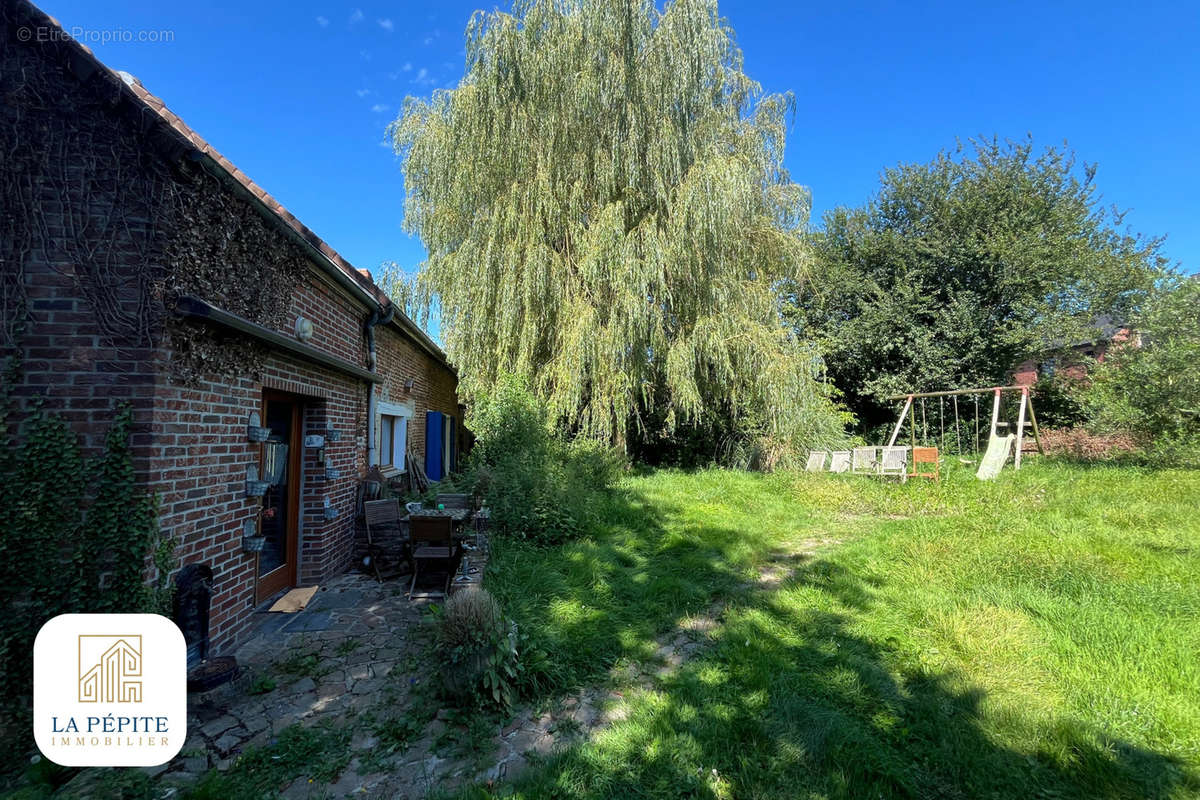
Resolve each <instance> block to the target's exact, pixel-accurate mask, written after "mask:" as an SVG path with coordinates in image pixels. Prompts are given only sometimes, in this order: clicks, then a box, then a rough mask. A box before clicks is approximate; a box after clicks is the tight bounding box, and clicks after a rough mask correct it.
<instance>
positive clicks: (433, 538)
mask: <svg viewBox="0 0 1200 800" xmlns="http://www.w3.org/2000/svg"><path fill="white" fill-rule="evenodd" d="M408 532H409V537H410V539H411V540H412V548H413V551H412V561H413V577H412V584H411V585H409V587H408V596H409V597H410V598H411V597H412V596H413V592H415V591H416V588H417V579H418V578H419V577H420V574H421V567H422V566H426V565H430V564H436V563H438V562H441V563H443V564H445V565H446V581H445V584H444V585H443V587H442V594H443V595H445V594H446V593H447V592H448V591H449V590H450V579H451V578H452V577H453V576H454V568H455V559H456V557H457V555H458V549H457V548H456V547H455V546H454V525H453V521H452V520H451V519H450V517H444V516H438V517H419V516H410V517H409V519H408Z"/></svg>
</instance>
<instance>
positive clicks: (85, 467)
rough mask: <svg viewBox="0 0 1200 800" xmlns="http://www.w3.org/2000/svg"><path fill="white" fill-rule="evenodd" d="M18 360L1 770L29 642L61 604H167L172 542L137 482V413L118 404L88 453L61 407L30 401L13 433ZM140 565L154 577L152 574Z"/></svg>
mask: <svg viewBox="0 0 1200 800" xmlns="http://www.w3.org/2000/svg"><path fill="white" fill-rule="evenodd" d="M18 374H19V366H18V364H17V362H16V361H15V360H13V361H12V362H11V363H10V364H9V366H8V368H7V369H6V371H5V374H4V375H3V377H2V378H0V509H3V512H4V513H3V515H2V516H0V608H3V609H4V613H3V614H0V692H3V694H4V697H5V698H6V700H5V702H4V703H0V741H2V742H4V745H3V751H2V752H0V757H2V759H3V760H2V761H0V773H6V772H9V771H11V770H12V769H14V768H15V767H17V766H19V764H20V763H21V761H22V759H21V756H23V755H24V753H25V751H26V750H27V749H28V748H29V747H30V746H31V742H30V738H29V734H30V728H29V714H30V698H31V693H32V688H33V687H32V675H33V657H32V653H33V640H34V638H35V637H36V635H37V632H38V629H39V628H41V626H42V624H43V623H44V622H46V620H48V619H50V618H51V617H54V616H57V615H58V614H67V613H85V612H86V613H133V612H157V613H163V614H169V613H170V607H171V596H172V590H171V588H170V586H169V585H168V584H167V583H166V576H167V575H168V573H169V572H170V571H171V569H172V568H173V567H174V556H173V552H174V543H173V542H172V541H170V540H169V539H166V538H164V537H163V536H162V535H161V533H160V531H159V528H158V515H157V502H156V499H155V497H154V496H153V495H151V494H149V493H147V492H146V491H145V490H144V489H142V488H141V486H140V485H139V482H138V480H137V476H136V473H135V470H134V463H133V453H132V451H131V448H130V436H129V434H130V428H131V426H132V423H133V412H132V409H131V408H130V407H129V406H128V405H122V406H119V407H117V408H116V409H115V413H114V417H113V423H112V427H111V428H110V429H109V431H108V434H107V436H106V438H105V446H104V449H103V451H102V452H101V453H99V454H98V455H97V456H96V457H94V458H85V457H84V456H83V455H82V454H81V452H80V446H79V440H78V436H77V435H76V434H75V433H74V432H73V431H72V430H71V428H70V427H69V425H68V424H67V422H66V421H65V420H64V419H63V418H62V417H61V416H59V415H57V414H52V413H48V412H46V411H45V410H44V409H43V408H42V407H41V404H40V403H38V402H35V403H34V404H33V407H32V408H31V409H30V412H29V413H28V415H22V416H23V417H24V419H23V421H22V423H21V425H20V431H19V436H18V431H17V424H16V422H15V417H16V415H15V414H14V413H13V403H12V402H11V394H10V393H11V389H12V387H13V385H14V384H15V383H16V377H17V376H18ZM147 574H153V575H155V576H156V578H157V580H156V581H155V582H147V580H146V577H147Z"/></svg>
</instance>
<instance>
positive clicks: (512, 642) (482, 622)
mask: <svg viewBox="0 0 1200 800" xmlns="http://www.w3.org/2000/svg"><path fill="white" fill-rule="evenodd" d="M437 641H438V652H439V654H440V656H441V658H442V660H443V663H444V664H445V666H444V669H443V672H442V681H443V686H444V688H445V689H446V691H447V693H448V694H449V695H450V696H451V697H453V698H455V699H457V700H459V701H466V702H468V703H471V704H474V705H488V706H497V707H500V708H508V707H509V706H511V705H512V703H513V701H514V700H516V697H517V694H518V691H517V681H518V678H519V675H520V672H521V665H520V662H519V661H518V660H517V634H516V626H515V625H512V624H511V623H509V622H508V621H507V620H506V619H505V618H504V615H503V614H502V613H501V612H500V604H499V603H497V602H496V600H495V598H493V597H492V596H491V594H489V593H488V592H487V590H486V589H465V590H463V591H460V592H458V593H457V594H454V595H452V596H451V597H450V599H449V600H447V601H446V605H445V608H444V609H443V611H442V617H441V621H440V624H439V626H438V640H437Z"/></svg>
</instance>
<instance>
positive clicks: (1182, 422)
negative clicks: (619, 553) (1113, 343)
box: [1087, 277, 1200, 465]
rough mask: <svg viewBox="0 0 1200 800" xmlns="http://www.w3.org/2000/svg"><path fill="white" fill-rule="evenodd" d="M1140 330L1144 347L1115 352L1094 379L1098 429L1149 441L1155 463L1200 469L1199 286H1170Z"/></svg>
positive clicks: (1138, 323)
mask: <svg viewBox="0 0 1200 800" xmlns="http://www.w3.org/2000/svg"><path fill="white" fill-rule="evenodd" d="M1134 327H1135V329H1136V330H1137V331H1138V332H1139V335H1141V336H1142V337H1143V341H1142V346H1141V347H1134V346H1129V345H1126V346H1121V347H1114V348H1113V349H1112V350H1110V351H1109V353H1108V357H1107V358H1106V359H1105V360H1104V363H1102V364H1099V365H1098V366H1097V368H1096V369H1095V370H1094V371H1093V373H1092V375H1091V379H1092V380H1091V387H1090V389H1089V391H1088V393H1087V405H1088V408H1089V410H1090V411H1091V412H1092V413H1093V414H1094V418H1095V423H1094V425H1095V427H1096V428H1097V429H1098V430H1100V431H1102V432H1112V431H1125V432H1128V433H1131V434H1133V435H1134V436H1136V437H1138V438H1139V439H1141V440H1143V441H1146V442H1147V443H1148V444H1147V455H1148V456H1149V457H1150V459H1151V460H1153V461H1159V462H1162V463H1172V464H1189V465H1194V464H1200V456H1197V452H1198V450H1200V370H1198V369H1197V368H1196V365H1197V364H1198V363H1200V280H1197V279H1196V278H1194V277H1193V278H1187V279H1172V280H1169V281H1167V283H1166V285H1164V286H1163V287H1160V289H1159V290H1158V291H1157V292H1156V293H1155V294H1154V295H1153V296H1152V297H1151V299H1150V301H1149V302H1148V303H1147V306H1146V309H1145V312H1144V313H1142V314H1141V315H1139V316H1138V318H1137V319H1136V320H1135V321H1134Z"/></svg>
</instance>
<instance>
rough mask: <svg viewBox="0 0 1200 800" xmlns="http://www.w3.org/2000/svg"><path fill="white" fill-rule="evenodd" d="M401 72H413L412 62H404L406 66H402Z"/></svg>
mask: <svg viewBox="0 0 1200 800" xmlns="http://www.w3.org/2000/svg"><path fill="white" fill-rule="evenodd" d="M400 71H401V72H412V64H411V63H410V62H408V61H405V62H404V66H403V67H401V68H400Z"/></svg>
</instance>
